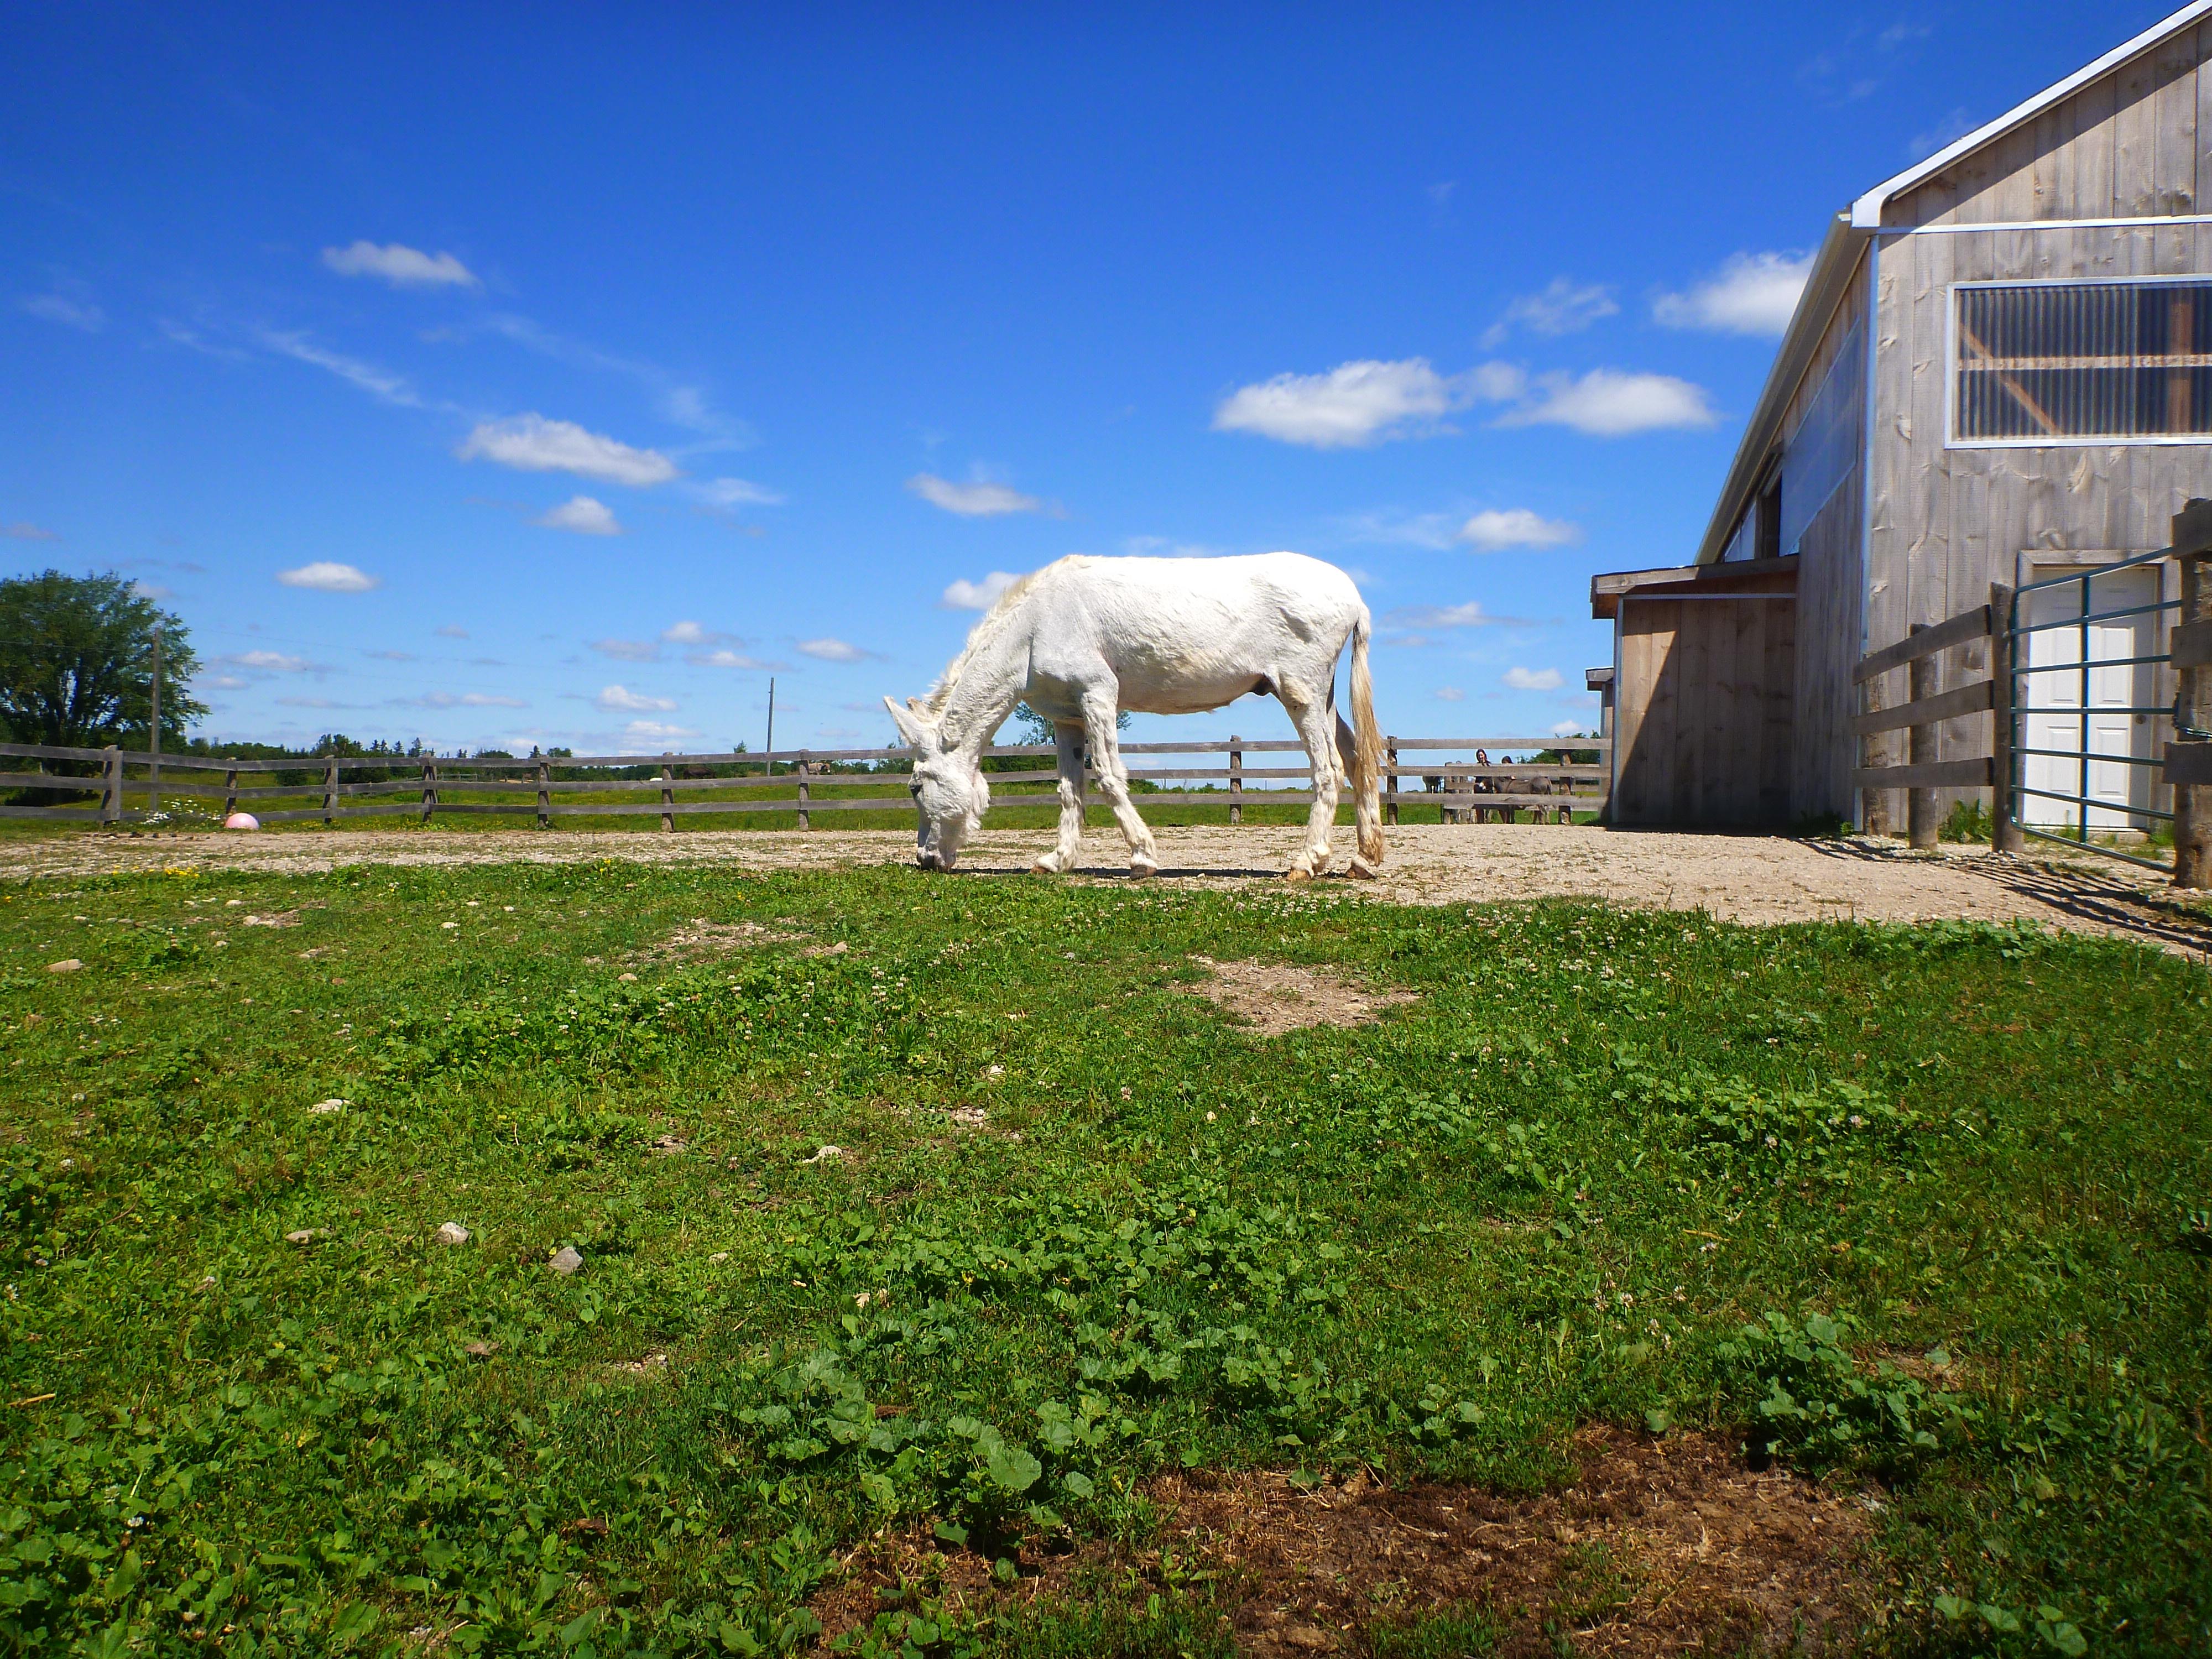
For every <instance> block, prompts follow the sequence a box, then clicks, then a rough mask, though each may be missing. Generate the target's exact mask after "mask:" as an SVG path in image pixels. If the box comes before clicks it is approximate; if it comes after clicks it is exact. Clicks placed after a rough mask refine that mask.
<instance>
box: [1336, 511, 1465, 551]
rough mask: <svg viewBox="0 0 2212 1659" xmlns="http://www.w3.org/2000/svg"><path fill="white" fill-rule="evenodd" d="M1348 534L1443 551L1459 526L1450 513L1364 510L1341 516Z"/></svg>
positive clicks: (1351, 538) (1358, 538)
mask: <svg viewBox="0 0 2212 1659" xmlns="http://www.w3.org/2000/svg"><path fill="white" fill-rule="evenodd" d="M1337 523H1338V524H1339V525H1340V526H1341V527H1342V529H1343V532H1344V538H1345V539H1346V541H1351V542H1372V543H1377V544H1383V545H1385V546H1392V547H1425V548H1427V549H1428V550H1430V551H1431V552H1435V553H1441V552H1443V550H1445V549H1446V548H1448V547H1449V546H1450V545H1451V544H1452V536H1453V534H1454V532H1455V530H1456V528H1457V526H1455V524H1454V523H1453V519H1452V515H1451V514H1450V513H1412V514H1407V513H1395V512H1385V513H1356V514H1354V515H1353V516H1352V517H1350V518H1347V519H1340V520H1337Z"/></svg>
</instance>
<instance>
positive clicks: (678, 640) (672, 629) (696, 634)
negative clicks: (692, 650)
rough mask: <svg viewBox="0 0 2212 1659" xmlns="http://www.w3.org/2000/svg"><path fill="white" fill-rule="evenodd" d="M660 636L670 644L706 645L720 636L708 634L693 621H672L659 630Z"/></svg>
mask: <svg viewBox="0 0 2212 1659" xmlns="http://www.w3.org/2000/svg"><path fill="white" fill-rule="evenodd" d="M660 637H661V638H662V639H663V640H665V641H667V642H668V643H669V644H670V645H706V644H708V643H710V642H711V641H714V640H718V639H720V637H721V635H719V634H709V633H708V631H707V630H706V629H703V628H702V627H701V626H700V625H699V624H698V623H695V622H680V623H671V624H670V625H669V626H668V627H666V628H664V629H661V630H660Z"/></svg>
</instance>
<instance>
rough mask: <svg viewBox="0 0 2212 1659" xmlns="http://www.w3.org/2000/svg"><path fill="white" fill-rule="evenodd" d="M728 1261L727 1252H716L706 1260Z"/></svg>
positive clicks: (728, 1255) (728, 1254)
mask: <svg viewBox="0 0 2212 1659" xmlns="http://www.w3.org/2000/svg"><path fill="white" fill-rule="evenodd" d="M729 1259H730V1253H729V1252H728V1251H727V1250H717V1251H715V1252H714V1255H710V1256H708V1258H707V1260H708V1261H728V1260H729Z"/></svg>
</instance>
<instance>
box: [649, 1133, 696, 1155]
mask: <svg viewBox="0 0 2212 1659" xmlns="http://www.w3.org/2000/svg"><path fill="white" fill-rule="evenodd" d="M690 1144H691V1143H690V1141H688V1140H686V1139H684V1137H683V1136H681V1135H663V1136H661V1137H660V1139H658V1140H656V1141H654V1142H653V1151H654V1152H682V1151H683V1150H684V1148H685V1147H686V1146H690Z"/></svg>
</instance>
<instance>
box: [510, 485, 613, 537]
mask: <svg viewBox="0 0 2212 1659" xmlns="http://www.w3.org/2000/svg"><path fill="white" fill-rule="evenodd" d="M530 522H531V523H532V524H534V525H537V526H539V527H540V528H541V529H544V530H573V531H574V532H576V533H577V534H578V535H579V536H619V535H621V534H622V533H623V527H622V526H621V525H620V524H618V523H617V522H616V520H615V515H614V513H613V512H612V511H611V510H610V509H609V507H607V504H606V503H605V501H594V500H592V497H590V496H589V495H571V496H570V497H568V500H567V501H563V502H562V503H561V505H560V506H558V507H555V508H554V509H553V510H552V511H551V512H550V513H546V514H545V515H544V517H542V518H537V519H532V520H531V521H530Z"/></svg>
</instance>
